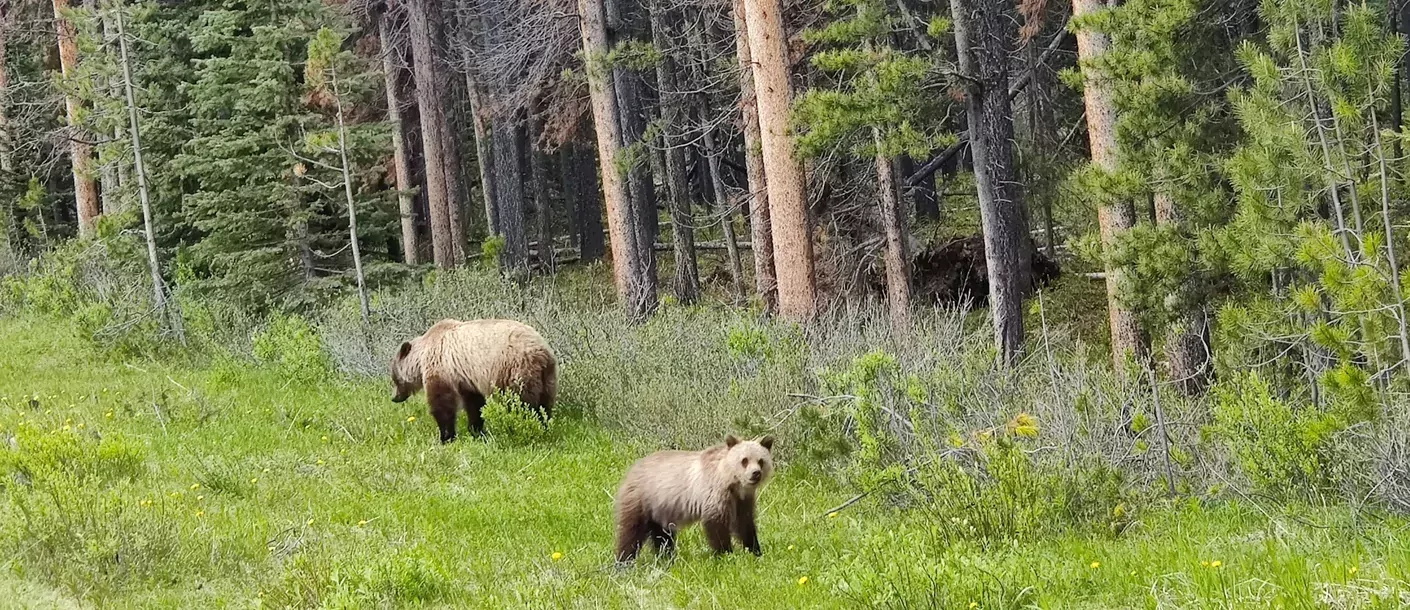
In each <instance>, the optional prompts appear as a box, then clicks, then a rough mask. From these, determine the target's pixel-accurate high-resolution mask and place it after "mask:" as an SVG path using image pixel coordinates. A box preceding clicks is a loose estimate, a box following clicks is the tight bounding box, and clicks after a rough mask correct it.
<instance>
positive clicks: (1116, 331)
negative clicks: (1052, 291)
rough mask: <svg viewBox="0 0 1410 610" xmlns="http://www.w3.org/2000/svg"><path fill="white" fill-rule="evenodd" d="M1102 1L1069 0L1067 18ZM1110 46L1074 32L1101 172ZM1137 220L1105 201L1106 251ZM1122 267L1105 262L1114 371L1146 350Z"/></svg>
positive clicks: (1111, 133) (1106, 151)
mask: <svg viewBox="0 0 1410 610" xmlns="http://www.w3.org/2000/svg"><path fill="white" fill-rule="evenodd" d="M1105 7H1106V5H1105V4H1104V3H1103V2H1102V1H1101V0H1072V17H1073V19H1080V18H1082V17H1083V16H1085V15H1090V14H1092V13H1095V12H1097V11H1100V10H1102V9H1104V8H1105ZM1110 47H1111V39H1110V37H1109V36H1108V35H1107V34H1106V33H1104V32H1098V31H1094V30H1092V29H1091V28H1083V29H1081V30H1078V32H1077V56H1078V61H1079V64H1080V65H1081V66H1082V77H1083V88H1082V96H1083V100H1084V102H1085V104H1086V107H1087V136H1088V138H1089V139H1090V142H1091V152H1092V164H1093V165H1095V166H1096V167H1097V168H1098V169H1100V170H1102V171H1105V172H1115V171H1116V170H1117V163H1118V155H1119V150H1118V149H1117V142H1116V103H1115V100H1113V99H1112V92H1111V85H1110V83H1108V82H1107V80H1106V76H1105V75H1103V74H1101V73H1100V72H1099V71H1098V70H1099V69H1098V68H1096V67H1094V66H1095V65H1097V64H1099V62H1100V61H1101V58H1102V56H1103V55H1105V54H1106V52H1107V50H1108V49H1109V48H1110ZM1135 222H1136V213H1135V211H1134V209H1133V208H1132V205H1131V202H1129V201H1106V202H1103V203H1102V204H1101V205H1100V207H1098V209H1097V224H1098V225H1099V226H1100V228H1101V238H1102V246H1103V248H1104V249H1106V250H1107V251H1110V250H1111V249H1112V248H1114V247H1115V246H1116V241H1117V239H1119V238H1120V237H1121V235H1122V234H1123V233H1125V232H1126V231H1128V230H1130V229H1131V227H1132V226H1134V225H1135ZM1125 275H1126V270H1125V269H1122V268H1120V267H1118V266H1114V265H1110V264H1108V265H1107V268H1106V293H1107V312H1108V316H1109V318H1110V324H1111V353H1112V358H1113V360H1114V362H1115V363H1116V368H1117V370H1118V371H1124V370H1125V366H1124V364H1125V359H1126V358H1127V357H1128V356H1129V357H1133V358H1136V359H1137V360H1144V359H1145V357H1146V354H1147V349H1146V345H1145V340H1144V338H1143V337H1142V335H1141V327H1140V322H1139V321H1138V320H1137V319H1136V314H1135V312H1133V311H1131V310H1130V309H1128V308H1127V307H1126V306H1125V305H1124V304H1123V303H1122V302H1121V294H1120V293H1121V290H1122V285H1123V284H1124V283H1125V281H1124V278H1125Z"/></svg>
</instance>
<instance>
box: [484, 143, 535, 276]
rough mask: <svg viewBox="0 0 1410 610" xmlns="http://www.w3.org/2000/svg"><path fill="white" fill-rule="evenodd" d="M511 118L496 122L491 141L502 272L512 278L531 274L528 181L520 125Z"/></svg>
mask: <svg viewBox="0 0 1410 610" xmlns="http://www.w3.org/2000/svg"><path fill="white" fill-rule="evenodd" d="M513 118H514V117H511V116H501V117H499V118H498V119H497V120H495V122H494V126H493V128H492V132H493V136H492V138H491V141H492V144H493V145H492V148H493V149H494V170H493V174H494V190H495V193H496V197H497V199H498V201H497V202H496V207H497V208H499V228H500V235H501V236H503V237H504V250H503V251H502V252H501V253H500V255H499V264H500V268H501V269H502V270H503V271H504V272H505V273H506V274H508V275H511V276H516V275H521V274H523V273H525V272H527V271H528V264H529V238H528V231H527V229H526V227H525V218H524V217H525V214H524V177H523V173H522V171H521V170H522V168H523V166H522V163H521V159H522V157H523V154H524V153H523V150H522V146H521V144H522V142H521V141H520V139H519V133H518V125H516V124H515V123H516V121H514V120H513Z"/></svg>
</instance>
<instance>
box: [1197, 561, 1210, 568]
mask: <svg viewBox="0 0 1410 610" xmlns="http://www.w3.org/2000/svg"><path fill="white" fill-rule="evenodd" d="M1199 564H1200V565H1201V566H1204V567H1206V568H1207V567H1209V562H1208V561H1201V562H1199Z"/></svg>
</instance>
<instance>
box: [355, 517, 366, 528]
mask: <svg viewBox="0 0 1410 610" xmlns="http://www.w3.org/2000/svg"><path fill="white" fill-rule="evenodd" d="M364 525H367V520H366V519H363V520H361V521H358V522H357V526H358V527H362V526H364Z"/></svg>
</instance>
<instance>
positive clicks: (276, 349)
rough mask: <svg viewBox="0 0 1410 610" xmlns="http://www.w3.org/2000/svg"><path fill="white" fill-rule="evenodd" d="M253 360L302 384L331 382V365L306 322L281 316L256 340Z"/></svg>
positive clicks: (315, 334) (259, 333)
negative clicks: (328, 380) (325, 380)
mask: <svg viewBox="0 0 1410 610" xmlns="http://www.w3.org/2000/svg"><path fill="white" fill-rule="evenodd" d="M253 347H254V356H255V358H256V359H257V360H259V361H260V362H261V363H264V364H266V365H268V366H272V367H274V368H275V369H276V370H279V371H280V372H282V373H284V374H285V375H288V376H289V377H290V378H291V379H295V380H298V381H299V382H300V383H313V382H318V381H321V380H324V379H327V378H328V375H329V372H330V371H331V364H330V361H329V359H328V354H327V352H326V351H324V349H323V345H322V343H321V342H320V341H319V339H318V334H317V333H316V332H314V330H313V327H312V326H310V325H309V323H308V322H307V321H306V320H304V319H303V318H301V317H299V316H296V315H292V314H278V315H275V316H274V317H272V318H270V320H269V323H268V324H267V325H266V326H265V328H264V330H262V331H260V332H258V333H257V334H255V336H254V342H253Z"/></svg>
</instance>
